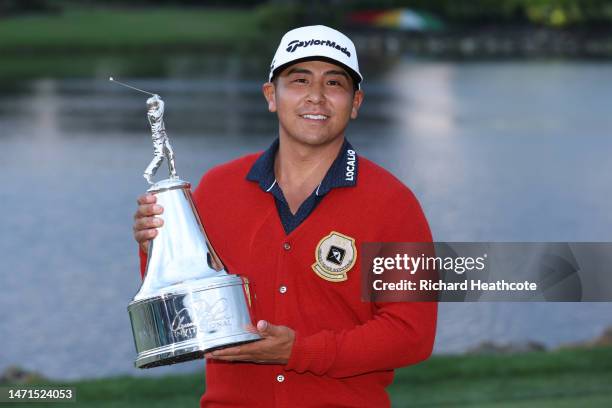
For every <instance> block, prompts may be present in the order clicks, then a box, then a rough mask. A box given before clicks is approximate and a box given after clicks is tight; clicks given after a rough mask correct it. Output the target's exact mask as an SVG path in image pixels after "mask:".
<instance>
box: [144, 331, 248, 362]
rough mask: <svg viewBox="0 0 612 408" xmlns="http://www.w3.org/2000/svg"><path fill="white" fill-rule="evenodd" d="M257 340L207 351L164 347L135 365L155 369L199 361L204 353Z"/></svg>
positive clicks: (192, 347)
mask: <svg viewBox="0 0 612 408" xmlns="http://www.w3.org/2000/svg"><path fill="white" fill-rule="evenodd" d="M257 340H259V339H258V338H257V339H248V340H245V341H237V342H236V343H230V344H223V345H221V346H218V347H211V348H207V349H205V350H202V349H201V348H200V347H199V345H197V344H192V345H191V346H189V345H184V346H182V347H180V348H179V349H178V350H177V349H174V347H162V348H160V349H159V350H151V351H152V354H151V355H143V356H139V357H138V358H137V359H136V362H135V363H134V365H135V366H136V367H138V368H153V367H160V366H164V365H171V364H178V363H184V362H186V361H191V360H197V359H201V358H204V353H207V352H209V351H214V350H221V349H224V348H228V347H234V346H239V345H241V344H247V343H252V342H254V341H257ZM189 350H193V351H189Z"/></svg>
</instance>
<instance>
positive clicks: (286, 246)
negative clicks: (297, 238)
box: [283, 242, 291, 251]
mask: <svg viewBox="0 0 612 408" xmlns="http://www.w3.org/2000/svg"><path fill="white" fill-rule="evenodd" d="M283 248H285V251H288V250H290V249H291V244H290V243H288V242H285V243H284V244H283Z"/></svg>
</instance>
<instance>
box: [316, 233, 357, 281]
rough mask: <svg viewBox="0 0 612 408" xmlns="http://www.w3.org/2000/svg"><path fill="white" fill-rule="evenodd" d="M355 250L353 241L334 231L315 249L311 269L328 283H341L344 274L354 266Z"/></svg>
mask: <svg viewBox="0 0 612 408" xmlns="http://www.w3.org/2000/svg"><path fill="white" fill-rule="evenodd" d="M356 259H357V248H356V247H355V240H354V239H353V238H351V237H348V236H346V235H344V234H341V233H339V232H336V231H332V232H330V234H329V235H328V236H326V237H324V238H323V239H322V240H321V241H319V244H318V245H317V248H316V249H315V260H316V262H315V263H314V264H313V265H312V269H313V270H314V271H315V273H316V274H317V275H319V277H321V278H323V279H325V280H328V281H330V282H342V281H345V280H346V279H347V275H346V273H347V272H348V271H349V270H350V269H351V268H352V267H353V265H355V260H356Z"/></svg>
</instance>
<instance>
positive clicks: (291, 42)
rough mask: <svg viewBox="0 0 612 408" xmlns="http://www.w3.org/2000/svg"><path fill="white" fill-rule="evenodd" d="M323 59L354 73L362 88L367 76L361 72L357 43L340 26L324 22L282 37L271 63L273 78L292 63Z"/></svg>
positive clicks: (270, 78) (294, 30)
mask: <svg viewBox="0 0 612 408" xmlns="http://www.w3.org/2000/svg"><path fill="white" fill-rule="evenodd" d="M309 60H322V61H329V62H330V63H332V64H336V65H340V66H341V67H342V68H344V69H346V70H347V71H348V73H349V74H351V76H352V77H353V81H355V85H356V86H357V87H358V88H360V85H359V84H360V82H361V81H362V80H363V77H362V76H361V73H360V72H359V63H358V62H357V51H356V50H355V44H353V42H352V41H351V39H350V38H348V37H347V36H346V35H344V34H342V33H341V32H340V31H338V30H334V29H333V28H329V27H326V26H324V25H313V26H305V27H299V28H295V29H293V30H291V31H288V32H287V33H286V34H285V35H284V36H283V38H282V39H281V41H280V44H279V45H278V49H277V50H276V54H274V58H273V59H272V64H271V65H270V76H269V77H268V80H269V81H272V78H273V77H274V76H275V75H276V74H278V73H279V72H281V71H282V70H283V69H285V68H287V67H288V66H289V65H291V64H295V63H297V62H300V61H309Z"/></svg>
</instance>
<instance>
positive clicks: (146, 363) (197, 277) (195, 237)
mask: <svg viewBox="0 0 612 408" xmlns="http://www.w3.org/2000/svg"><path fill="white" fill-rule="evenodd" d="M111 81H113V79H112V78H111ZM115 82H118V81H115ZM122 85H124V84H122ZM126 86H127V85H126ZM131 88H133V87H131ZM139 91H142V90H139ZM142 92H145V91H142ZM149 94H150V93H149ZM150 95H152V97H150V98H149V99H148V100H147V108H148V110H147V117H148V119H149V124H150V125H151V131H152V137H153V147H154V157H153V160H152V161H151V163H150V164H149V166H148V167H147V169H146V170H145V173H144V177H145V179H147V181H148V182H149V183H150V184H152V185H151V187H150V188H149V189H148V190H147V192H149V193H152V194H155V195H156V197H157V203H158V204H159V205H161V206H162V207H164V212H163V214H162V215H161V217H162V218H163V220H164V226H163V227H161V228H160V229H159V233H158V235H157V237H156V238H155V239H153V240H151V241H149V251H148V259H147V268H146V272H145V277H144V280H143V282H142V286H141V287H140V290H139V291H138V293H137V294H136V296H134V300H133V301H132V302H130V304H129V305H128V313H129V315H130V320H131V322H132V331H133V334H134V342H135V344H136V351H137V352H138V357H137V358H136V362H135V366H136V367H138V368H151V367H156V366H162V365H168V364H174V363H179V362H183V361H189V360H193V359H197V358H202V357H203V356H204V352H206V351H210V350H214V349H219V348H225V347H229V346H233V345H237V344H242V343H248V342H252V341H256V340H259V339H260V336H259V335H258V334H256V333H253V332H251V331H248V330H247V326H248V325H250V324H252V322H253V320H252V315H251V312H252V306H251V300H252V299H251V293H250V292H249V282H248V280H247V279H246V278H244V277H241V276H239V275H233V274H228V273H227V272H226V271H225V268H224V266H223V264H222V262H221V260H220V258H219V256H218V255H217V254H216V252H215V251H214V249H213V248H212V246H211V245H210V242H209V241H208V238H207V237H206V233H205V232H204V228H203V227H202V223H201V221H200V217H199V216H198V212H197V210H196V208H195V206H194V204H193V201H192V198H191V190H190V189H191V185H190V184H189V183H188V182H186V181H183V180H181V179H179V178H178V176H177V174H176V168H175V166H174V152H173V150H172V147H171V146H170V142H169V140H168V136H167V135H166V131H165V128H164V121H163V114H164V102H163V101H162V99H161V98H160V97H159V96H158V95H155V94H150ZM164 159H166V160H167V161H168V167H169V170H170V177H169V178H167V179H165V180H161V181H158V182H157V183H154V184H153V180H152V178H153V176H154V175H155V173H156V171H157V169H158V168H159V166H160V165H161V164H162V162H163V160H164Z"/></svg>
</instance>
